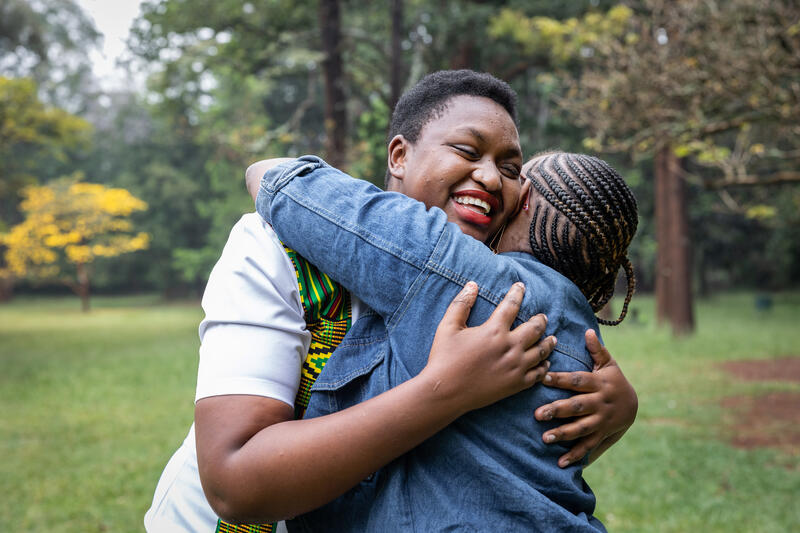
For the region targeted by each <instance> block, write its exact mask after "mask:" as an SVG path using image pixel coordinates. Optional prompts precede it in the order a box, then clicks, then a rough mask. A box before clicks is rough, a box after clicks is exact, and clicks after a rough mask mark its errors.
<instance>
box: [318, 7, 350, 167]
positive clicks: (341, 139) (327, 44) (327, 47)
mask: <svg viewBox="0 0 800 533" xmlns="http://www.w3.org/2000/svg"><path fill="white" fill-rule="evenodd" d="M340 11H341V10H340V5H339V0H319V25H320V29H321V33H322V52H323V54H324V56H323V59H322V74H323V78H324V80H325V152H326V156H327V158H328V161H329V162H330V164H331V165H333V166H334V167H337V168H343V167H344V166H345V165H346V164H347V151H346V150H347V145H346V141H347V99H346V97H345V90H344V70H343V68H342V33H341V23H342V21H341V14H340Z"/></svg>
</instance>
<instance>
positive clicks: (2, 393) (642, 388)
mask: <svg viewBox="0 0 800 533" xmlns="http://www.w3.org/2000/svg"><path fill="white" fill-rule="evenodd" d="M92 304H93V310H92V312H91V313H89V314H83V313H81V312H80V311H79V309H78V308H79V305H78V302H77V301H76V300H75V299H72V298H57V299H54V298H19V299H17V300H16V301H14V302H12V303H11V304H6V305H2V306H0V368H2V372H0V435H1V436H2V438H0V454H1V455H0V457H2V460H1V461H0V494H2V495H3V497H2V498H0V531H12V530H13V531H75V532H79V531H80V532H85V531H114V532H117V531H141V530H142V525H141V524H142V516H143V514H144V511H145V510H146V509H147V507H148V506H149V504H150V499H151V498H152V493H153V489H154V487H155V483H156V481H157V479H158V476H159V474H160V472H161V469H162V468H163V466H164V464H165V463H166V460H167V459H168V457H169V456H170V454H171V453H172V452H173V451H174V449H175V448H176V447H177V446H178V444H179V443H180V442H181V440H182V439H183V438H184V436H185V434H186V431H187V429H188V427H189V424H190V422H191V418H192V400H193V397H194V384H195V375H196V367H197V346H198V340H197V324H198V323H199V320H200V318H201V311H200V307H199V304H197V303H195V302H193V303H188V304H180V305H175V304H170V305H166V304H163V303H162V302H159V301H158V299H156V298H154V297H150V296H144V297H126V298H95V299H94V300H93V302H92ZM635 306H636V307H637V308H638V309H639V322H640V323H639V324H633V323H627V322H626V323H624V324H623V326H621V327H620V328H604V330H603V335H604V338H605V340H606V342H607V344H608V345H609V346H610V348H611V350H612V353H613V354H614V356H615V357H616V358H617V359H618V360H619V361H620V364H621V365H622V367H623V369H624V371H625V373H626V375H627V376H628V378H629V379H630V380H631V382H633V383H634V385H635V386H636V389H637V391H638V393H639V402H640V407H639V416H638V419H637V422H636V424H635V425H634V426H633V428H631V430H630V431H629V432H628V434H627V435H626V436H625V438H624V439H623V440H622V441H621V442H620V443H619V444H617V445H616V446H614V447H613V448H612V449H611V450H610V451H609V452H608V453H607V454H606V455H605V456H603V457H602V458H601V459H600V460H599V461H598V462H597V463H595V464H594V465H592V466H591V467H590V468H589V469H588V470H587V472H586V477H587V479H588V480H589V483H590V484H591V486H592V487H593V489H594V490H595V493H596V494H597V497H598V506H597V513H598V516H599V517H600V518H601V520H603V521H604V522H605V523H606V524H607V526H608V527H609V529H610V530H611V531H620V532H622V531H635V532H639V531H646V532H649V531H670V532H673V531H674V532H684V531H704V532H705V531H725V532H728V531H742V532H751V531H756V532H757V531H763V532H771V531H775V532H783V531H789V530H791V529H792V528H794V527H796V526H797V524H798V523H800V506H798V505H797V503H796V500H797V498H798V496H800V457H798V455H790V454H787V453H785V452H780V451H777V450H771V449H758V450H738V449H735V448H733V447H731V446H729V445H728V444H727V442H728V437H729V435H730V433H729V432H730V429H729V424H730V422H731V414H730V413H725V412H723V411H722V410H721V408H720V407H719V400H720V399H721V398H723V397H726V396H734V395H745V394H757V393H761V392H765V391H767V390H786V391H795V392H798V391H800V384H798V383H789V382H769V383H755V382H740V381H737V380H735V379H734V378H732V377H729V376H727V375H726V374H725V373H723V372H722V371H721V370H720V369H719V368H718V367H717V363H719V362H721V361H725V360H731V359H767V358H775V357H785V356H791V355H794V356H800V348H798V345H800V328H798V327H797V326H796V323H797V316H798V314H800V294H798V293H788V294H780V295H777V296H776V297H775V306H774V308H773V309H772V311H771V312H770V313H768V314H762V315H760V314H758V313H756V312H755V309H754V305H753V295H752V294H747V293H742V294H729V295H724V296H720V297H718V298H715V299H712V300H708V301H703V302H700V303H699V305H698V309H697V314H698V326H699V327H698V332H697V334H696V335H694V336H692V337H689V338H685V339H678V340H675V339H672V338H671V337H670V335H669V334H668V332H667V331H665V330H661V329H657V328H655V326H654V325H653V324H652V300H650V299H648V298H645V297H637V299H636V300H635ZM798 407H799V408H800V406H798Z"/></svg>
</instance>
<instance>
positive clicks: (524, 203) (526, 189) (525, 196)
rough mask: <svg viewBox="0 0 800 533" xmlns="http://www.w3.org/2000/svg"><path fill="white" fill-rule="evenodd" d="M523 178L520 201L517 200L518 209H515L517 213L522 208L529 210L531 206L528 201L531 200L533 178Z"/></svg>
mask: <svg viewBox="0 0 800 533" xmlns="http://www.w3.org/2000/svg"><path fill="white" fill-rule="evenodd" d="M522 180H523V181H522V187H520V189H519V202H517V210H516V211H514V214H515V215H516V214H517V213H519V212H520V211H521V210H525V211H527V210H528V209H529V207H530V206H529V205H528V202H529V201H530V193H531V180H529V179H527V178H522ZM512 216H513V215H512Z"/></svg>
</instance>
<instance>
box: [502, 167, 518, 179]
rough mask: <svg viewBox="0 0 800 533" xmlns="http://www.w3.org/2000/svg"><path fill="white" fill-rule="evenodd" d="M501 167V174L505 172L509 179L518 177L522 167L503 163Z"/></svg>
mask: <svg viewBox="0 0 800 533" xmlns="http://www.w3.org/2000/svg"><path fill="white" fill-rule="evenodd" d="M502 169H503V174H505V176H506V177H507V178H511V179H519V177H520V174H521V173H522V169H521V168H520V167H518V166H517V165H504V166H503V167H502Z"/></svg>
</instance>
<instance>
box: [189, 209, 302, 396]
mask: <svg viewBox="0 0 800 533" xmlns="http://www.w3.org/2000/svg"><path fill="white" fill-rule="evenodd" d="M202 305H203V310H204V311H205V314H206V316H205V319H204V320H203V321H202V322H201V323H200V341H201V345H200V363H199V367H198V372H197V393H196V395H195V401H197V400H199V399H201V398H207V397H209V396H220V395H226V394H250V395H256V396H266V397H269V398H274V399H276V400H280V401H282V402H285V403H287V404H289V405H292V406H293V405H294V399H295V396H296V394H297V389H298V387H299V384H300V373H301V372H300V371H301V366H302V363H303V360H304V359H305V356H306V354H307V353H308V346H309V343H310V339H311V335H310V333H309V332H308V330H307V329H306V324H305V320H304V318H303V307H302V304H301V303H300V295H299V291H298V286H297V276H296V274H295V271H294V267H293V266H292V263H291V260H290V259H289V256H287V255H286V252H285V251H284V250H283V246H282V245H281V243H280V241H279V240H278V237H277V236H276V235H275V232H274V231H273V230H272V228H271V227H270V226H269V225H268V224H267V223H266V222H264V220H263V219H262V218H261V217H260V216H258V214H256V213H249V214H246V215H244V216H243V217H242V218H241V220H239V222H237V223H236V225H235V226H234V227H233V229H232V230H231V234H230V237H229V238H228V242H227V244H226V245H225V248H224V249H223V251H222V256H221V257H220V259H219V261H217V264H216V265H215V266H214V269H213V270H212V271H211V275H210V277H209V279H208V285H207V286H206V290H205V293H204V294H203V304H202Z"/></svg>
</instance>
